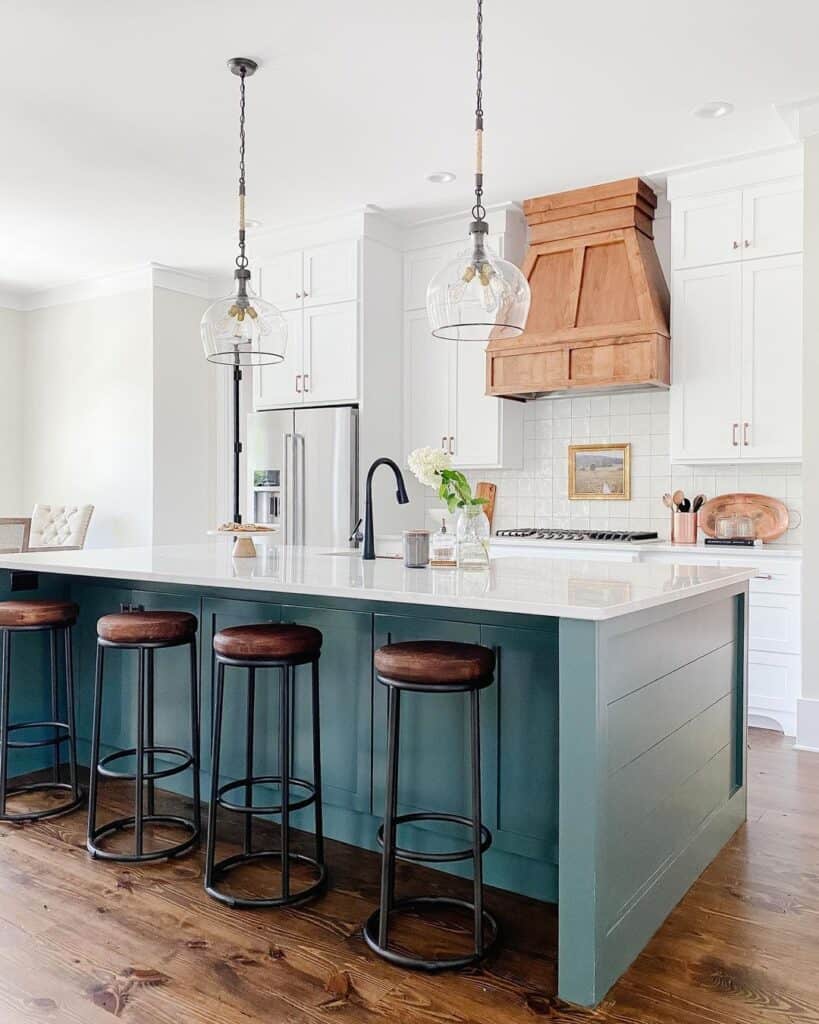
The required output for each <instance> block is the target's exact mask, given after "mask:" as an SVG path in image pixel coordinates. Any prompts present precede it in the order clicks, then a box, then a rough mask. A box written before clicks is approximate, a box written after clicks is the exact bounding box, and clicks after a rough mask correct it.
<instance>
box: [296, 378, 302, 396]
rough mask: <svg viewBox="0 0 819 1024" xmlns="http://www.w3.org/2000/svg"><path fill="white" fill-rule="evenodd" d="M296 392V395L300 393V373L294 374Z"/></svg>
mask: <svg viewBox="0 0 819 1024" xmlns="http://www.w3.org/2000/svg"><path fill="white" fill-rule="evenodd" d="M296 394H297V395H300V394H301V374H300V373H297V374H296Z"/></svg>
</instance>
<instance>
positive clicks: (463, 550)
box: [455, 505, 489, 569]
mask: <svg viewBox="0 0 819 1024" xmlns="http://www.w3.org/2000/svg"><path fill="white" fill-rule="evenodd" d="M455 538H456V542H457V549H458V568H459V569H486V568H487V567H488V565H489V520H488V519H487V518H486V515H485V513H484V511H483V506H482V505H465V506H464V507H463V508H462V509H461V511H460V514H459V515H458V525H457V527H456V530H455Z"/></svg>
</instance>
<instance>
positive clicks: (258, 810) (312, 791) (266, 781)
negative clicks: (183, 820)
mask: <svg viewBox="0 0 819 1024" xmlns="http://www.w3.org/2000/svg"><path fill="white" fill-rule="evenodd" d="M288 781H289V782H290V785H291V786H297V787H298V788H299V789H306V790H307V796H305V797H302V798H301V799H300V800H291V801H290V803H289V805H288V810H289V811H290V812H292V811H300V810H301V808H302V807H309V806H310V804H314V803H315V802H316V787H315V786H314V785H313V783H312V782H308V781H307V780H306V779H293V778H291V779H289V780H288ZM281 783H282V779H281V775H254V776H253V778H245V779H237V780H236V781H235V782H227V783H225V785H224V786H220V787H219V789H218V790H217V792H216V801H217V803H218V804H219V806H220V807H224V809H225V810H226V811H235V812H236V813H237V814H281V810H282V805H281V804H271V805H270V806H260V807H254V806H251V805H249V804H234V803H231V802H230V801H229V800H225V799H224V795H225V793H230V792H231V791H232V790H234V789H243V788H244V787H246V786H247V785H248V784H250V785H252V786H255V785H260V786H261V785H278V786H281Z"/></svg>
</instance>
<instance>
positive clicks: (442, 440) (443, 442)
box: [441, 434, 446, 451]
mask: <svg viewBox="0 0 819 1024" xmlns="http://www.w3.org/2000/svg"><path fill="white" fill-rule="evenodd" d="M441 450H442V451H446V434H441Z"/></svg>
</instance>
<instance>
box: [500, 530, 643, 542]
mask: <svg viewBox="0 0 819 1024" xmlns="http://www.w3.org/2000/svg"><path fill="white" fill-rule="evenodd" d="M495 536H496V537H525V538H526V539H527V540H617V541H631V542H633V541H649V540H658V539H659V536H658V534H657V533H655V532H653V531H651V530H570V529H560V528H559V527H545V528H540V527H526V528H521V529H518V530H498V532H497V533H496V534H495Z"/></svg>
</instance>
